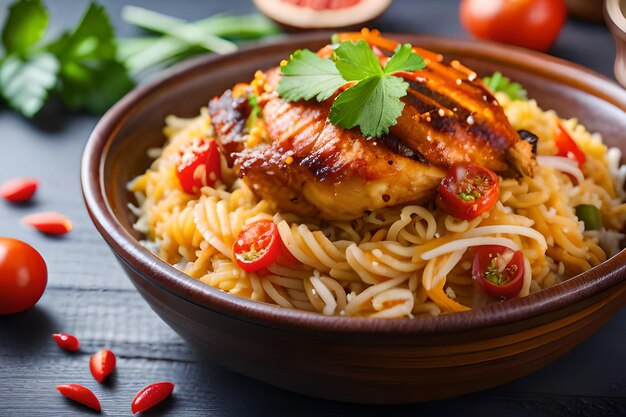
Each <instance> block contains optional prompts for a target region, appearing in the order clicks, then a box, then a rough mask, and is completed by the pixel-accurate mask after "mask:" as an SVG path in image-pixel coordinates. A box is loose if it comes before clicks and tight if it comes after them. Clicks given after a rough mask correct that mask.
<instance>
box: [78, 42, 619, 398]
mask: <svg viewBox="0 0 626 417" xmlns="http://www.w3.org/2000/svg"><path fill="white" fill-rule="evenodd" d="M390 36H391V37H393V38H396V39H398V40H401V41H407V42H411V43H413V44H414V45H420V46H422V47H425V48H428V49H432V50H435V51H438V52H442V53H444V54H445V55H446V56H447V57H448V58H459V59H461V60H462V61H463V62H464V63H465V64H466V65H468V66H470V67H472V68H474V69H475V70H477V71H478V72H479V73H480V74H488V73H492V72H493V71H494V70H500V71H502V72H503V73H504V74H506V75H508V76H510V77H511V78H513V79H515V80H517V81H519V82H521V83H522V84H523V85H524V86H525V87H526V88H527V90H528V92H529V94H530V96H531V97H535V98H536V99H537V100H538V102H539V103H540V104H541V105H542V106H543V107H545V108H554V109H556V110H557V111H558V112H559V113H560V114H561V115H563V116H568V117H569V116H575V115H576V116H579V117H580V119H581V120H582V121H583V122H584V123H586V124H587V126H588V127H589V128H590V129H591V130H592V131H597V132H600V133H602V134H603V136H604V138H605V140H606V143H607V144H608V145H610V146H619V147H621V148H622V149H623V150H626V142H624V141H621V138H622V137H623V132H624V131H626V117H624V116H625V113H624V111H625V110H626V91H624V90H622V89H621V88H620V87H618V86H617V85H616V84H614V83H613V82H611V81H609V80H608V79H605V78H603V77H602V76H600V75H597V74H594V73H592V72H590V71H588V70H586V69H584V68H582V67H579V66H576V65H574V64H570V63H567V62H565V61H561V60H558V59H555V58H551V57H548V56H546V55H542V54H539V53H534V52H528V51H523V50H521V49H515V48H512V47H509V46H506V47H505V46H496V45H492V44H486V43H478V42H474V41H460V40H452V39H442V38H433V37H423V36H414V35H395V36H394V35H390ZM327 39H328V36H326V35H319V34H314V35H302V36H298V37H293V38H290V39H289V40H287V41H285V42H284V43H281V44H277V45H271V46H263V47H259V48H257V49H251V50H248V51H245V52H238V53H235V54H233V55H227V56H217V55H214V56H209V57H204V58H200V59H196V60H194V61H191V62H189V63H187V64H185V65H183V66H179V67H177V68H176V69H175V70H173V71H172V72H170V73H169V74H168V75H167V76H166V77H163V78H161V79H159V80H157V81H154V82H152V83H150V84H148V85H146V86H143V87H140V88H138V89H137V90H135V91H133V92H132V93H130V94H129V95H128V96H126V97H125V98H124V99H122V100H121V101H120V102H119V103H118V104H116V105H115V106H114V107H113V108H112V109H111V110H110V111H109V112H108V113H107V114H106V115H105V116H104V117H103V118H102V120H101V121H100V123H98V125H97V126H96V128H95V130H94V132H93V133H92V135H91V138H90V139H89V142H88V144H87V147H86V149H85V153H84V157H83V161H82V186H83V192H84V197H85V201H86V204H87V208H88V209H89V213H90V214H91V217H92V219H93V221H94V223H95V225H96V227H97V228H98V230H99V231H100V233H101V234H102V236H104V238H105V239H106V241H107V242H108V244H109V245H110V246H111V248H112V249H113V252H114V253H115V255H116V256H117V257H118V259H119V261H120V263H121V264H122V265H123V267H124V268H125V270H126V272H127V273H128V276H129V277H130V279H131V280H132V282H133V284H134V285H135V286H136V287H137V289H138V291H139V293H140V294H141V295H142V296H143V297H144V298H145V299H146V301H148V303H149V304H150V306H151V307H152V308H153V309H154V310H155V311H156V312H157V313H158V314H159V315H160V316H161V317H162V318H163V320H165V321H166V322H167V323H168V324H169V325H170V326H171V327H172V328H173V329H174V330H176V331H177V332H178V333H179V334H180V335H181V336H183V337H184V338H185V339H186V340H188V341H189V342H190V343H191V344H193V345H194V346H196V347H197V348H198V349H199V351H201V352H203V353H205V354H206V356H207V357H209V358H211V359H212V360H215V361H218V362H220V363H222V364H223V365H225V366H227V367H228V368H231V369H233V370H235V371H237V372H240V373H242V374H245V375H248V376H251V377H253V378H256V379H259V380H262V381H265V382H267V383H270V384H273V385H276V386H279V387H283V388H285V389H288V390H292V391H297V392H300V393H304V394H309V395H312V396H316V397H323V398H329V399H334V400H342V401H351V402H363V403H404V402H416V401H425V400H432V399H440V398H447V397H452V396H457V395H461V394H465V393H469V392H473V391H478V390H482V389H485V388H488V387H492V386H495V385H498V384H502V383H504V382H507V381H511V380H514V379H516V378H520V377H522V376H524V375H527V374H529V373H531V372H532V371H534V370H536V369H538V368H540V367H542V366H544V365H546V364H548V363H550V362H552V361H554V360H555V359H557V358H558V357H560V356H562V355H563V354H565V353H566V352H567V351H569V350H570V349H571V348H573V347H574V346H575V345H577V344H578V343H580V342H581V341H583V340H584V339H585V338H587V337H588V336H590V335H591V334H592V333H594V332H595V331H596V330H598V328H600V326H602V325H603V324H604V323H605V322H606V321H607V320H609V319H610V318H611V317H612V316H613V315H614V314H615V313H616V312H617V311H618V310H619V309H620V308H622V307H623V306H624V304H625V303H626V252H625V251H622V252H621V253H620V254H618V255H617V256H615V257H614V258H612V259H610V260H608V261H607V262H605V263H603V264H602V265H600V266H598V267H596V268H594V269H592V270H590V271H587V272H586V273H584V274H581V275H579V276H577V277H575V278H573V279H571V280H569V281H567V282H565V283H563V284H560V285H557V286H554V287H552V288H549V289H547V290H545V291H541V292H539V293H536V294H532V295H530V296H528V297H525V298H522V299H515V300H512V301H508V302H504V303H500V304H495V305H490V306H488V307H485V308H482V309H478V310H473V311H470V312H464V313H456V314H449V315H444V316H440V317H432V318H419V319H402V320H373V319H361V318H345V317H326V316H323V315H321V314H314V313H307V312H302V311H296V310H291V309H285V308H280V307H276V306H273V305H269V304H264V303H260V302H255V301H251V300H247V299H242V298H238V297H236V296H233V295H230V294H227V293H224V292H222V291H220V290H217V289H215V288H212V287H210V286H208V285H205V284H203V283H202V282H199V281H196V280H194V279H192V278H190V277H188V276H186V275H185V274H183V273H181V272H179V271H178V270H176V269H175V268H174V267H172V266H170V265H168V264H167V263H165V262H163V261H161V260H160V259H158V258H156V257H155V256H154V255H153V254H151V253H150V252H149V251H148V250H146V249H145V248H143V247H142V246H141V245H140V244H139V242H138V239H139V238H140V237H141V236H140V235H138V234H137V233H136V232H135V231H134V230H133V228H132V224H133V221H134V216H133V214H132V213H131V211H130V210H129V209H128V207H127V204H128V202H129V200H130V199H131V196H130V195H129V193H128V192H127V190H126V184H127V183H128V181H129V180H131V179H132V178H134V177H135V176H136V175H138V174H140V173H142V172H144V170H145V169H146V168H147V167H148V164H149V162H150V161H149V160H148V157H147V156H146V151H147V149H148V148H150V147H155V146H161V145H162V144H163V141H164V137H163V135H162V133H161V128H162V126H163V119H164V117H165V116H166V115H168V114H177V115H184V116H193V115H195V114H197V112H198V108H199V107H200V106H203V105H206V104H207V102H208V101H209V99H211V98H212V97H213V96H215V95H216V94H220V93H221V92H222V91H223V90H224V89H226V88H227V87H229V86H231V85H233V84H234V83H236V82H238V81H243V80H249V79H251V77H252V75H253V73H254V72H255V70H256V69H258V68H268V67H271V66H274V65H276V63H278V62H279V61H280V60H281V59H284V58H285V57H287V56H288V55H289V53H290V52H292V51H294V50H295V49H297V48H302V47H307V48H310V49H316V48H318V47H320V46H321V45H322V44H323V43H324V42H326V40H327Z"/></svg>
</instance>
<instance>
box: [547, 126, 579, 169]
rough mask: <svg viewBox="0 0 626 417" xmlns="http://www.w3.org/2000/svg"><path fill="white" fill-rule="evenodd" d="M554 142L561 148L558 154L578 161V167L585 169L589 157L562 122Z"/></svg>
mask: <svg viewBox="0 0 626 417" xmlns="http://www.w3.org/2000/svg"><path fill="white" fill-rule="evenodd" d="M554 144H555V145H556V147H557V148H558V149H559V150H558V152H557V155H558V156H564V157H566V158H569V159H571V160H572V161H576V162H577V163H578V167H579V168H580V169H583V165H585V161H586V160H587V157H586V156H585V153H584V152H583V151H582V150H581V149H580V148H579V147H578V145H577V144H576V142H574V139H572V137H571V136H570V135H569V133H567V130H565V128H564V127H563V125H561V124H560V123H559V127H558V131H557V134H556V137H555V138H554Z"/></svg>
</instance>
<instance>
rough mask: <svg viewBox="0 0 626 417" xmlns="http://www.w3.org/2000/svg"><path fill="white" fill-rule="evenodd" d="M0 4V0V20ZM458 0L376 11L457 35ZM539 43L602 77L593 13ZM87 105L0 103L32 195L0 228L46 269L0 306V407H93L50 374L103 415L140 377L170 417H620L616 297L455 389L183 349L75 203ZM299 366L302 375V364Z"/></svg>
mask: <svg viewBox="0 0 626 417" xmlns="http://www.w3.org/2000/svg"><path fill="white" fill-rule="evenodd" d="M46 3H47V5H48V7H49V9H50V10H51V31H52V32H54V33H58V31H60V30H61V29H62V28H64V27H68V26H69V25H73V24H75V23H76V22H77V19H78V18H79V16H80V14H81V13H82V11H83V10H84V8H85V7H86V2H83V1H78V0H74V1H68V0H54V1H53V0H48V1H46ZM123 3H125V2H122V1H110V2H105V3H104V4H105V5H106V6H107V7H108V10H109V12H110V14H111V16H112V20H113V22H114V24H115V25H116V27H117V28H118V32H119V34H121V35H136V34H138V33H139V32H138V31H137V30H136V29H134V28H132V27H130V26H129V25H127V24H125V23H123V22H122V21H121V19H120V10H121V7H122V5H123ZM132 3H133V4H136V5H142V6H145V7H150V8H153V9H155V10H158V11H162V12H165V13H168V14H172V15H176V16H179V17H183V18H189V19H197V18H201V17H204V16H208V15H210V14H213V13H217V12H225V11H232V12H247V11H251V10H253V6H252V4H251V2H250V1H246V0H219V1H218V0H210V1H193V0H176V1H171V2H167V1H155V0H135V1H134V2H132ZM8 4H9V2H8V1H7V0H0V20H2V19H3V18H4V15H6V10H7V6H8ZM457 10H458V1H457V0H404V1H402V0H396V2H395V3H394V5H393V7H392V8H391V9H390V10H389V11H388V13H387V14H386V15H384V16H383V17H382V18H381V19H379V20H378V21H377V27H379V28H380V29H382V30H385V31H396V32H418V33H432V34H443V35H447V36H461V37H466V36H467V35H466V34H465V33H464V31H463V30H462V29H461V27H460V25H459V22H458V12H457ZM551 53H552V54H554V55H557V56H560V57H563V58H565V59H569V60H572V61H575V62H578V63H580V64H582V65H585V66H587V67H589V68H591V69H594V70H596V71H598V72H601V73H603V74H605V75H607V76H610V77H612V61H613V57H614V53H615V49H614V44H613V41H612V40H611V37H610V35H609V33H608V31H607V29H606V28H605V27H604V26H602V25H595V24H587V23H582V22H577V21H568V22H567V24H566V26H565V28H564V30H563V32H562V34H561V36H560V38H559V40H558V42H557V43H556V45H555V46H554V47H553V49H552V50H551ZM96 122H97V117H95V116H92V115H86V114H69V113H68V112H66V111H64V110H62V109H59V108H57V107H55V106H50V107H48V108H46V109H45V110H44V112H43V114H42V115H41V116H39V117H38V118H37V119H36V120H34V121H29V120H25V119H24V118H22V117H20V116H18V115H17V114H15V113H13V112H11V111H9V110H7V109H5V108H2V109H0V181H3V180H4V179H6V178H8V177H12V176H19V175H29V176H35V177H37V178H40V179H41V183H42V184H41V188H40V190H39V192H38V194H37V197H36V199H35V201H34V202H33V203H32V204H30V205H27V206H25V207H15V206H11V205H8V204H6V203H5V202H0V236H9V237H14V238H18V239H22V240H24V241H26V242H29V243H30V244H32V245H33V246H35V247H36V248H37V249H38V250H39V251H40V252H41V253H42V255H43V256H44V258H45V259H46V261H47V263H48V267H49V283H48V288H47V290H46V293H45V294H44V296H43V298H42V299H41V301H40V302H39V303H38V304H37V306H36V307H35V308H34V309H32V310H30V311H28V312H26V313H23V314H19V315H13V316H0V416H2V417H5V416H6V417H13V416H28V417H35V416H57V415H63V416H66V415H93V414H94V413H91V412H89V411H85V410H86V409H85V408H83V407H81V406H77V405H75V404H74V403H72V402H70V401H68V400H65V399H64V398H62V397H61V396H60V395H59V394H58V393H57V392H56V390H55V389H54V387H55V386H56V385H57V384H60V383H80V384H84V385H86V386H88V387H90V388H92V389H93V390H94V391H95V392H96V394H97V395H98V396H99V398H100V400H101V402H102V406H103V413H102V414H103V415H111V416H113V415H116V416H117V415H120V416H123V415H130V402H131V400H132V398H133V397H134V395H135V393H136V392H137V391H138V390H139V389H141V388H142V387H143V386H145V385H147V384H148V383H151V382H155V381H160V380H171V381H173V382H175V383H176V391H175V394H174V396H173V397H172V398H171V399H170V400H168V401H167V402H165V403H163V404H162V405H160V406H158V407H157V408H155V409H153V410H151V411H150V412H148V413H146V415H151V416H160V415H176V416H200V415H202V416H224V417H241V416H265V415H267V416H282V415H285V416H295V415H297V416H319V415H324V416H334V415H342V416H360V417H366V416H379V415H380V416H385V415H390V416H429V417H432V416H455V417H456V416H474V415H482V416H492V415H493V416H496V415H500V416H507V417H516V416H564V417H565V416H567V417H576V416H593V417H595V416H626V309H625V310H622V312H621V313H619V314H618V315H617V316H616V317H615V318H614V319H613V320H611V321H610V322H609V323H608V324H607V325H606V326H605V327H604V328H603V329H602V330H601V331H599V332H598V333H597V334H596V335H594V336H593V337H591V338H590V339H588V340H587V341H586V342H584V343H583V344H581V345H580V346H578V347H576V348H574V349H573V350H572V351H571V352H570V353H568V354H567V355H566V356H565V357H563V358H562V359H560V360H559V361H557V362H555V363H553V364H552V365H550V366H547V367H546V368H544V369H542V370H540V371H538V372H536V373H534V374H532V375H530V376H528V377H526V378H524V379H521V380H519V381H516V382H513V383H511V384H508V385H505V386H501V387H498V388H495V389H492V390H489V391H485V392H482V393H478V394H475V395H468V396H466V397H462V398H457V399H452V400H447V401H440V402H433V403H426V404H415V405H403V406H366V405H353V404H344V403H335V402H330V401H324V400H318V399H314V398H309V397H305V396H302V395H297V394H293V393H290V392H287V391H283V390H280V389H277V388H274V387H271V386H269V385H265V384H263V383H260V382H257V381H255V380H252V379H249V378H246V377H244V376H241V375H238V374H235V373H233V372H230V371H229V370H227V369H224V368H222V367H221V366H219V365H217V364H214V363H208V364H206V363H204V364H203V363H199V362H198V361H197V360H196V359H194V355H193V353H192V351H191V350H190V348H189V347H188V346H187V345H186V344H185V343H184V342H183V340H181V339H180V337H179V336H178V335H176V334H175V333H174V332H173V331H172V330H170V329H169V327H167V326H166V325H165V323H163V322H162V321H161V320H160V319H159V318H158V317H157V316H156V314H155V313H153V312H152V311H151V310H150V308H149V307H148V306H147V304H146V303H145V302H144V301H143V300H142V299H141V297H140V296H139V295H138V294H137V292H136V291H135V289H134V288H133V287H132V285H131V284H130V282H129V281H128V280H127V279H126V277H125V275H124V273H123V272H122V269H121V268H120V267H119V266H118V264H117V262H116V261H115V259H114V257H113V255H112V253H111V252H110V251H109V249H108V247H107V246H106V244H105V243H104V241H103V240H102V239H101V237H100V235H99V234H98V233H97V231H96V229H95V228H94V226H93V225H92V223H91V221H90V219H89V217H88V215H87V211H86V210H85V207H84V205H83V201H82V197H81V191H80V183H79V165H80V157H81V153H82V149H83V146H84V144H85V141H86V139H87V137H88V136H89V133H90V131H91V130H92V128H93V127H94V125H95V124H96ZM42 210H55V211H60V212H62V213H65V214H67V215H69V216H70V217H71V218H72V220H73V221H74V224H75V229H74V230H73V231H72V232H71V233H70V234H69V235H67V236H65V237H62V238H50V237H45V236H42V235H40V234H38V233H37V232H35V231H33V230H30V229H27V228H25V227H24V226H22V225H20V223H19V219H20V218H21V217H22V216H24V215H26V214H28V213H31V212H34V211H42ZM53 332H68V333H73V334H75V335H77V336H78V337H79V338H80V340H81V342H82V347H81V350H80V352H78V353H76V354H67V353H65V352H63V351H61V350H60V349H59V348H58V347H57V346H56V345H55V344H54V342H53V341H52V339H51V338H50V334H51V333H53ZM104 347H108V348H110V349H112V350H113V351H114V352H115V353H116V354H117V357H118V365H117V370H116V372H115V374H114V375H113V378H112V379H111V381H110V383H108V384H105V385H100V384H98V383H97V382H95V380H93V378H92V377H91V375H90V373H89V369H88V360H89V355H90V354H91V353H93V352H95V351H97V350H100V349H101V348H104ZM302 377H303V378H306V375H303V376H302Z"/></svg>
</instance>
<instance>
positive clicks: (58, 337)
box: [52, 333, 80, 352]
mask: <svg viewBox="0 0 626 417" xmlns="http://www.w3.org/2000/svg"><path fill="white" fill-rule="evenodd" d="M52 338H53V339H54V341H55V342H56V343H57V345H59V347H60V348H61V349H64V350H67V351H68V352H76V351H77V350H78V348H79V347H80V342H79V341H78V338H76V336H74V335H71V334H68V333H53V334H52Z"/></svg>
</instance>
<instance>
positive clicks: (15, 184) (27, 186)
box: [0, 178, 39, 203]
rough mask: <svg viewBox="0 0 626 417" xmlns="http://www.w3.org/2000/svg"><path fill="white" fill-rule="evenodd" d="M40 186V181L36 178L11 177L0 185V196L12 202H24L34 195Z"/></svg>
mask: <svg viewBox="0 0 626 417" xmlns="http://www.w3.org/2000/svg"><path fill="white" fill-rule="evenodd" d="M38 187H39V181H37V180H36V179H34V178H11V179H9V180H7V181H5V182H4V183H3V184H2V186H0V196H2V197H3V198H4V199H5V200H7V201H10V202H11V203H23V202H25V201H28V200H30V199H31V198H32V197H33V195H34V194H35V191H37V188H38Z"/></svg>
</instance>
